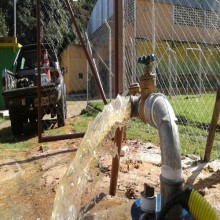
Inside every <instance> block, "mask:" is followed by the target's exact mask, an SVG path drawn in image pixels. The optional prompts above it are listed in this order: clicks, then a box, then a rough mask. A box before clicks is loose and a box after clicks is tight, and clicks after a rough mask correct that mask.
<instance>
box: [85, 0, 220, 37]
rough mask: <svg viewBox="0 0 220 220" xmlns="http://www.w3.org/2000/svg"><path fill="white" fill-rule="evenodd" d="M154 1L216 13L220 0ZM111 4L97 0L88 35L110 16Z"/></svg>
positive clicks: (106, 0)
mask: <svg viewBox="0 0 220 220" xmlns="http://www.w3.org/2000/svg"><path fill="white" fill-rule="evenodd" d="M125 1H126V0H125ZM127 1H129V0H127ZM155 2H161V3H162V2H163V3H170V4H173V5H182V6H185V7H190V8H198V9H202V10H207V11H213V12H217V13H219V12H220V0H155ZM113 4H114V2H113V0H97V3H96V5H95V7H94V9H93V11H92V14H91V17H90V20H89V24H88V28H87V32H88V35H91V34H92V33H94V32H95V31H96V30H97V29H98V28H99V27H100V26H101V25H102V24H103V21H104V20H105V19H106V20H108V19H109V18H110V17H112V15H113Z"/></svg>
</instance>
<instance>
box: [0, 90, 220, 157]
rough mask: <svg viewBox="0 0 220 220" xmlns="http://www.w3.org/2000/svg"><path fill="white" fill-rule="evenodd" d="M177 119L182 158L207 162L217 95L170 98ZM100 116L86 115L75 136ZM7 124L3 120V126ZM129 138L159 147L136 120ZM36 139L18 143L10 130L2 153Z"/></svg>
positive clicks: (216, 153) (1, 133) (2, 139)
mask: <svg viewBox="0 0 220 220" xmlns="http://www.w3.org/2000/svg"><path fill="white" fill-rule="evenodd" d="M168 99H169V102H170V103H171V105H172V107H173V109H174V111H175V115H176V116H177V117H178V119H181V120H183V123H184V124H179V126H178V129H179V134H180V145H181V152H182V154H196V155H198V156H200V157H201V158H203V156H204V152H205V145H206V140H207V135H208V131H207V128H208V127H206V129H204V128H203V127H202V126H201V125H203V124H206V126H207V125H208V124H209V123H210V121H211V117H212V112H213V107H214V103H215V94H209V95H202V96H199V95H198V96H176V97H172V98H168ZM90 106H92V107H93V108H94V109H96V110H99V111H102V110H103V108H104V104H103V102H91V103H90ZM192 106H193V107H192ZM96 115H97V113H93V112H88V111H87V112H85V113H84V114H82V115H80V116H79V117H76V118H75V119H74V121H72V122H70V126H72V127H73V129H74V130H73V131H74V132H85V131H86V130H87V127H88V124H89V122H90V121H92V120H94V118H95V117H96ZM2 120H4V119H3V118H1V117H0V123H1V121H2ZM57 134H63V130H62V128H59V129H49V130H47V131H46V132H45V135H57ZM127 138H128V139H136V140H140V141H142V142H152V143H159V142H160V140H159V136H158V131H157V130H156V129H154V128H152V127H151V126H150V125H148V124H144V123H143V122H142V121H141V120H140V119H138V118H132V119H131V120H130V122H129V123H128V125H127ZM33 140H34V141H35V142H37V140H36V138H35V139H33V138H32V139H28V138H26V139H25V140H22V139H16V138H14V137H13V136H12V134H11V129H10V127H8V128H3V129H1V130H0V152H1V151H5V150H9V151H11V150H13V151H15V150H17V151H19V150H27V149H28V148H30V146H33V143H32V142H33ZM219 146H220V132H216V136H215V141H214V144H213V150H212V159H220V149H219Z"/></svg>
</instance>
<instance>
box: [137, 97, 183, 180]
mask: <svg viewBox="0 0 220 220" xmlns="http://www.w3.org/2000/svg"><path fill="white" fill-rule="evenodd" d="M141 108H144V109H141ZM138 110H139V113H140V112H142V113H141V114H142V117H144V121H145V122H147V123H149V124H150V125H151V126H152V127H154V128H156V129H158V131H159V136H160V145H161V160H162V161H161V174H162V176H163V177H164V178H166V179H169V180H175V181H176V180H182V172H181V153H180V144H179V133H178V127H177V123H176V122H177V118H176V116H175V114H174V111H173V108H172V106H171V105H170V103H169V102H168V100H167V99H166V97H165V96H164V95H163V94H160V93H155V94H151V95H150V96H149V97H148V98H147V99H146V100H145V102H144V105H143V103H142V105H141V104H140V105H139V109H138ZM142 120H143V119H142Z"/></svg>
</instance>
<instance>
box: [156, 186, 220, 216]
mask: <svg viewBox="0 0 220 220" xmlns="http://www.w3.org/2000/svg"><path fill="white" fill-rule="evenodd" d="M178 204H179V205H181V206H182V207H183V208H184V209H185V210H186V211H188V212H189V214H190V215H192V217H193V218H194V219H196V220H220V217H219V215H218V213H217V212H216V210H215V209H214V208H213V207H212V206H211V205H210V204H209V203H208V202H207V201H206V200H205V198H203V197H202V196H201V195H200V194H199V193H198V192H197V191H195V190H193V189H192V188H191V187H188V188H186V189H185V190H184V191H182V192H179V193H177V194H175V195H174V196H173V197H172V198H171V199H170V200H169V201H168V202H167V203H166V205H165V206H164V207H163V208H162V210H161V211H160V213H159V214H158V217H157V220H162V219H164V218H165V217H166V215H167V213H168V212H169V210H170V209H171V208H172V207H173V206H175V205H178Z"/></svg>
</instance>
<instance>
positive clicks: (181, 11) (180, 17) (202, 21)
mask: <svg viewBox="0 0 220 220" xmlns="http://www.w3.org/2000/svg"><path fill="white" fill-rule="evenodd" d="M174 23H175V24H179V25H188V26H195V27H206V28H218V29H219V28H220V14H218V13H215V12H213V11H208V10H202V9H199V8H191V7H185V6H181V5H175V6H174Z"/></svg>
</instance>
